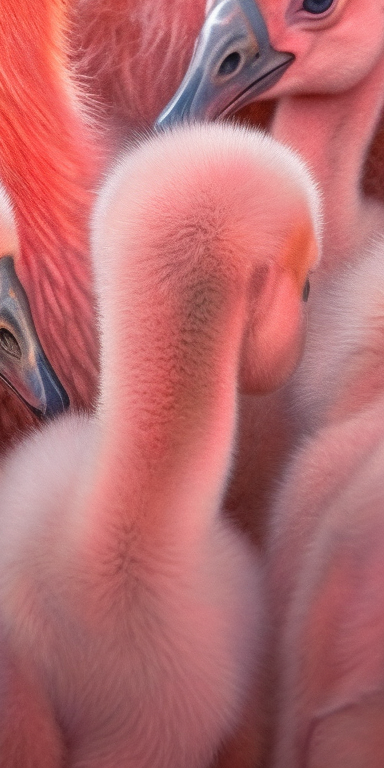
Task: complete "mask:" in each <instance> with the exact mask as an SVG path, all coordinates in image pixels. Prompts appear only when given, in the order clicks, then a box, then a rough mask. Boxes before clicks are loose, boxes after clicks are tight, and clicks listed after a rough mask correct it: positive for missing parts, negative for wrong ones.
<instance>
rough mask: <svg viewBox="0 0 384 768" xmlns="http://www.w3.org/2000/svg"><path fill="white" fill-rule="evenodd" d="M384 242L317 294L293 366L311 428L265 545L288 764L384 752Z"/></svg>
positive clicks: (368, 759) (378, 758) (355, 761)
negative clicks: (306, 334)
mask: <svg viewBox="0 0 384 768" xmlns="http://www.w3.org/2000/svg"><path fill="white" fill-rule="evenodd" d="M383 250H384V242H383V239H382V238H380V239H378V240H377V241H376V242H375V243H373V244H372V246H371V248H370V249H369V250H368V252H367V253H366V254H365V257H362V256H360V258H359V259H356V260H355V262H354V263H352V264H350V265H347V266H345V267H343V268H341V269H339V271H338V273H337V275H336V276H335V277H334V280H333V282H332V285H330V286H328V289H327V290H326V291H323V294H322V296H321V298H320V297H318V298H317V299H315V301H314V303H313V307H312V311H313V317H312V320H313V323H312V327H311V328H310V331H309V343H308V345H307V348H306V351H305V354H304V358H303V361H302V364H301V366H300V369H299V371H298V374H297V379H298V380H297V382H296V386H297V387H298V388H299V390H300V391H301V393H302V396H303V398H304V402H303V411H305V413H306V414H307V424H306V427H307V429H308V431H310V432H312V437H310V438H307V439H306V440H305V441H304V442H303V445H302V446H301V448H300V449H299V450H298V451H297V453H296V455H295V456H294V459H293V461H292V464H291V465H290V466H289V468H288V470H287V472H286V473H285V477H284V481H283V482H282V484H281V490H280V492H279V495H278V498H277V502H276V507H275V510H274V515H273V518H272V523H271V540H270V547H269V576H270V584H271V593H270V598H271V604H272V605H273V606H274V617H275V619H274V620H275V625H274V643H275V649H276V648H277V649H278V652H277V657H276V658H275V665H276V666H278V668H279V674H280V686H279V693H278V699H277V708H278V710H279V717H278V728H277V746H276V760H275V763H273V764H274V765H276V766H284V768H285V767H286V766H287V768H288V767H289V766H295V765H297V764H298V763H300V762H303V761H304V763H305V765H311V766H312V765H327V766H335V768H336V766H337V768H339V767H340V766H344V765H345V766H347V765H348V766H350V765H351V766H362V765H364V766H372V767H373V768H375V766H380V765H382V763H383V759H384V744H383V741H382V732H383V722H384V708H383V679H384V678H383V675H384V666H383V662H384V659H383V653H382V649H383V647H384V645H383V639H384V625H383V621H382V614H383V604H382V595H383V587H384V572H383V566H382V564H383V551H384V538H383V522H382V518H383V509H384V481H383V461H384V428H383V424H384V394H383V381H384V378H383V375H384V372H383V355H382V340H383V333H384V314H383V307H384V267H383ZM319 427H320V428H319ZM279 638H280V639H279Z"/></svg>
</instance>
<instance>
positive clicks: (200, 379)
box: [92, 279, 244, 548]
mask: <svg viewBox="0 0 384 768" xmlns="http://www.w3.org/2000/svg"><path fill="white" fill-rule="evenodd" d="M209 282H210V281H209V280H208V281H207V282H206V283H204V281H203V280H201V281H200V279H198V280H197V282H196V284H195V285H194V286H192V285H189V286H187V287H186V288H184V290H181V289H177V287H176V289H175V287H173V290H172V288H171V290H170V291H169V294H168V296H167V298H166V303H165V304H163V305H162V301H161V295H162V291H161V290H159V291H158V292H157V294H155V295H157V296H158V297H159V301H158V304H157V305H154V303H153V302H152V303H150V302H148V299H147V298H146V299H145V300H144V301H138V302H135V298H134V295H131V296H130V297H129V301H128V306H129V307H130V310H129V318H127V322H126V324H125V327H124V328H123V327H122V326H121V327H120V333H119V334H118V336H117V335H116V337H115V336H111V338H118V337H120V342H116V346H114V348H113V349H109V350H108V353H107V355H106V356H105V359H104V361H103V366H102V367H103V370H104V372H105V373H104V375H103V377H102V403H103V404H102V406H101V408H100V453H99V455H98V457H97V460H96V467H97V483H96V490H95V494H96V496H95V497H94V498H93V500H92V507H93V509H95V510H97V511H96V518H95V519H96V520H97V527H98V529H99V532H100V531H103V535H102V547H103V548H104V547H112V548H113V547H114V546H115V544H116V539H117V538H118V537H116V535H115V533H113V535H112V538H111V541H109V539H108V537H106V536H105V529H107V530H111V528H112V530H113V531H114V532H116V530H119V529H120V530H126V527H127V525H128V526H131V525H132V526H133V527H134V528H135V530H136V531H140V538H141V540H142V537H143V536H145V537H146V538H148V541H149V542H154V541H157V540H158V538H157V537H158V536H162V535H164V531H166V532H168V534H169V535H170V536H172V535H173V534H174V533H175V531H179V526H181V527H182V530H183V533H182V536H184V535H187V536H191V535H193V534H192V531H194V532H195V533H196V531H197V530H199V528H200V524H201V525H202V526H206V525H207V519H209V517H210V516H211V515H212V512H213V511H214V510H216V509H217V505H218V503H219V501H220V494H221V493H222V492H223V490H224V483H225V478H226V476H227V472H228V467H229V463H230V459H231V445H232V440H233V434H234V428H235V417H236V383H237V382H236V378H237V370H238V356H239V351H240V343H241V335H242V326H243V316H242V313H243V312H244V308H243V304H242V300H241V299H239V297H237V299H236V301H237V308H238V311H237V313H236V308H235V307H234V305H233V304H232V306H229V305H230V304H231V300H230V301H228V295H229V296H230V295H231V291H230V289H229V288H227V289H226V291H220V290H219V292H218V293H216V288H215V287H213V286H212V285H210V284H209ZM226 293H227V294H228V295H225V294H226ZM232 300H233V295H232ZM114 331H115V332H116V331H117V328H116V327H115V329H114ZM120 343H121V345H122V346H121V347H120V348H121V349H124V353H123V354H121V355H119V354H118V349H119V344H120ZM107 358H108V359H107ZM100 467H102V471H101V473H100V469H99V468H100ZM218 489H219V490H218ZM218 494H219V497H218ZM105 500H107V503H106V501H105ZM112 521H113V522H112ZM179 533H180V531H179Z"/></svg>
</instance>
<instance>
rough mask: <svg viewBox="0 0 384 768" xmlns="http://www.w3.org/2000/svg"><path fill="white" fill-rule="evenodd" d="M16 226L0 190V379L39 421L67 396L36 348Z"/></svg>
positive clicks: (61, 405)
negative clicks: (19, 270)
mask: <svg viewBox="0 0 384 768" xmlns="http://www.w3.org/2000/svg"><path fill="white" fill-rule="evenodd" d="M17 255H18V239H17V234H16V225H15V222H14V218H13V213H12V210H11V207H10V203H9V200H8V198H7V196H6V193H5V192H4V190H3V189H2V188H1V187H0V379H2V380H3V381H4V382H5V383H6V384H7V386H8V387H9V388H10V389H12V390H13V392H15V394H16V395H17V396H18V397H19V398H20V399H21V400H22V401H23V402H24V403H25V405H27V406H28V408H29V409H30V410H31V411H32V412H33V413H35V415H36V416H38V417H39V418H44V417H46V418H48V417H51V416H54V415H56V414H58V413H61V412H62V411H64V410H65V409H66V408H68V406H69V398H68V395H67V393H66V391H65V389H64V387H63V386H62V384H61V383H60V381H59V380H58V378H57V376H56V374H55V372H54V370H53V368H52V366H51V365H50V363H49V361H48V359H47V357H46V355H45V353H44V350H43V348H42V346H41V344H40V341H39V337H38V335H37V332H36V329H35V325H34V322H33V318H32V314H31V310H30V307H29V302H28V298H27V295H26V293H25V291H24V288H23V286H22V285H21V283H20V281H19V279H18V277H17V274H16V270H15V264H14V257H16V259H17Z"/></svg>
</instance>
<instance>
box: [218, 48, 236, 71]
mask: <svg viewBox="0 0 384 768" xmlns="http://www.w3.org/2000/svg"><path fill="white" fill-rule="evenodd" d="M240 61H241V56H240V54H239V53H238V52H237V51H233V52H232V53H230V54H228V56H226V57H225V59H223V61H222V62H221V64H220V67H219V71H218V74H219V75H220V76H221V77H226V76H228V75H233V73H234V72H236V70H237V69H238V68H239V65H240Z"/></svg>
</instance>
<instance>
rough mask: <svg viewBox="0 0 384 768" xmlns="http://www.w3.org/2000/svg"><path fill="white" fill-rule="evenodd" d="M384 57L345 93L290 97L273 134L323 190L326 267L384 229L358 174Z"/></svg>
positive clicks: (382, 92)
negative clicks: (304, 164)
mask: <svg viewBox="0 0 384 768" xmlns="http://www.w3.org/2000/svg"><path fill="white" fill-rule="evenodd" d="M383 79H384V57H383V58H382V59H381V60H380V61H379V62H378V63H377V65H376V66H375V67H374V68H373V70H372V71H371V72H370V73H369V75H368V76H367V77H366V78H364V80H363V81H362V82H361V83H359V85H358V86H356V87H355V88H353V89H351V90H350V91H348V92H346V93H335V94H327V95H318V96H313V95H312V96H288V97H286V98H283V99H281V100H280V101H279V102H278V106H277V110H276V113H275V117H274V121H273V126H272V134H273V136H274V137H275V138H276V139H278V140H280V141H282V142H283V143H285V144H288V145H289V146H290V147H291V148H292V149H294V150H296V151H297V152H298V153H299V154H300V155H301V156H302V157H303V158H304V159H305V160H306V162H307V163H308V165H309V167H310V168H311V170H312V172H313V174H314V176H315V178H316V180H317V181H318V183H319V184H320V188H321V189H322V191H323V194H324V224H325V230H324V257H323V260H322V265H321V270H320V273H321V272H323V273H324V271H326V272H327V271H330V269H331V267H332V268H333V267H334V266H336V264H337V263H340V262H342V261H345V260H347V259H348V258H349V257H350V255H351V253H354V252H356V251H357V250H358V249H360V248H363V247H364V246H365V244H366V242H367V239H368V238H369V237H370V235H371V234H372V232H377V231H378V230H379V231H380V230H381V229H382V213H383V212H382V207H381V206H380V205H379V204H378V203H376V202H375V201H373V200H371V199H369V198H367V197H365V196H364V195H363V192H362V176H363V171H364V163H365V160H366V157H367V153H368V149H369V145H370V143H371V140H372V138H373V135H374V132H375V128H376V126H377V124H378V121H379V118H380V113H381V109H382V106H383V102H384V89H383V87H382V83H383Z"/></svg>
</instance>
